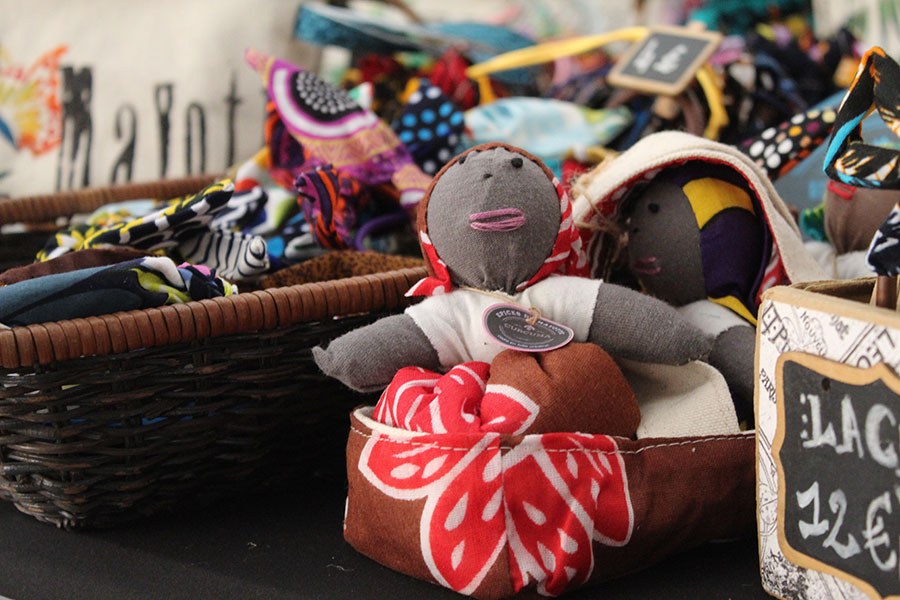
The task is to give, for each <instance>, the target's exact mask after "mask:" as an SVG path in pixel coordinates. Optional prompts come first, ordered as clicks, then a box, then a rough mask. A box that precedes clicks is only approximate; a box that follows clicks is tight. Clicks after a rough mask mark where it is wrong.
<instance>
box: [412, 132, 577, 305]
mask: <svg viewBox="0 0 900 600" xmlns="http://www.w3.org/2000/svg"><path fill="white" fill-rule="evenodd" d="M497 147H501V148H506V149H507V150H509V151H510V152H515V153H516V154H519V155H521V156H523V157H524V158H527V159H529V160H531V161H532V162H534V163H536V164H537V165H538V166H540V167H541V169H543V171H544V173H545V174H546V175H547V179H549V180H550V181H551V182H552V183H553V186H554V188H555V189H556V194H557V196H558V197H559V212H560V222H559V232H558V233H557V235H556V242H555V243H554V244H553V250H552V252H551V253H550V256H548V257H547V259H546V260H545V261H544V264H543V265H542V266H541V268H540V269H538V271H537V273H535V274H534V275H533V276H532V277H531V279H529V280H527V281H523V282H521V283H520V284H519V285H517V286H516V291H522V290H524V289H525V288H527V287H529V286H531V285H534V284H535V283H537V282H538V281H540V280H542V279H544V278H546V277H548V276H549V275H551V274H553V273H560V274H563V275H576V276H579V277H586V276H587V275H588V270H589V269H588V261H587V254H585V252H584V249H583V247H582V244H581V237H580V236H579V235H578V230H577V229H576V228H575V221H574V219H573V218H572V203H571V202H569V196H568V194H566V190H565V188H563V185H562V183H561V182H560V181H559V179H557V178H556V177H555V176H554V175H553V172H552V171H550V169H548V168H547V166H546V165H545V164H544V163H543V162H541V160H540V159H539V158H537V157H535V156H532V155H531V154H529V153H528V152H525V151H524V150H522V149H520V148H516V147H515V146H510V145H508V144H501V143H496V142H495V143H490V144H481V145H479V146H474V147H472V148H470V149H468V150H466V151H465V152H463V153H462V154H460V155H459V156H457V157H456V158H454V159H452V160H451V161H450V162H448V163H447V164H446V165H444V168H442V169H441V170H440V171H439V172H438V174H437V175H435V176H434V179H433V180H432V182H431V185H430V186H429V188H428V191H427V192H426V193H425V197H424V198H423V199H422V201H421V202H420V203H419V214H418V221H417V228H418V232H419V245H420V246H421V247H422V256H423V257H424V259H425V266H426V267H427V268H428V273H429V277H426V278H424V279H422V280H420V281H418V282H417V283H416V284H415V285H413V286H412V287H411V288H410V289H409V291H408V292H406V295H407V296H437V295H439V294H446V293H448V292H449V291H450V290H451V289H452V287H453V283H452V282H451V280H450V271H449V270H448V269H447V265H446V264H445V263H444V261H443V260H441V257H440V256H438V253H437V250H435V248H434V245H433V244H432V243H431V238H430V237H428V223H427V219H426V214H427V212H428V201H429V200H430V198H431V192H432V190H433V189H434V186H435V184H436V183H437V181H438V180H439V179H440V178H441V176H442V175H443V174H444V171H446V170H447V169H449V168H450V167H451V166H452V165H453V164H455V163H456V161H458V160H459V158H460V157H461V156H465V155H467V154H469V153H470V152H482V151H485V150H490V149H492V148H497Z"/></svg>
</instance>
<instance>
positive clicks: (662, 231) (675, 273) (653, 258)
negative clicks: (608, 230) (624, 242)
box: [628, 181, 706, 306]
mask: <svg viewBox="0 0 900 600" xmlns="http://www.w3.org/2000/svg"><path fill="white" fill-rule="evenodd" d="M628 214H629V221H628V259H629V265H630V267H631V271H632V273H634V275H635V276H636V277H637V278H638V280H639V281H640V282H641V285H642V286H643V287H644V289H646V290H647V292H648V293H650V294H651V295H653V296H656V297H657V298H660V299H661V300H665V301H666V302H668V303H670V304H672V305H674V306H683V305H685V304H689V303H691V302H694V301H695V300H701V299H704V298H706V287H705V283H704V277H703V263H702V260H701V256H700V229H699V228H698V227H697V219H696V217H695V216H694V211H693V209H692V208H691V204H690V201H689V200H688V198H687V196H685V194H684V191H683V189H682V188H681V186H678V185H676V184H674V183H669V182H656V181H655V182H653V183H651V184H649V185H648V186H647V187H646V188H644V189H643V190H642V191H641V192H640V193H639V195H638V196H637V198H635V199H634V200H633V203H632V204H631V205H630V209H629V211H628Z"/></svg>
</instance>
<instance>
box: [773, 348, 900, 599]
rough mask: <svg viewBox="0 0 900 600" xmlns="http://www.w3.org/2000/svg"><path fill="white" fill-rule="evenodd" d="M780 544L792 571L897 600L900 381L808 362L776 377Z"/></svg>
mask: <svg viewBox="0 0 900 600" xmlns="http://www.w3.org/2000/svg"><path fill="white" fill-rule="evenodd" d="M775 385H776V389H777V400H776V401H777V409H778V425H777V428H776V434H775V440H774V442H773V444H772V456H773V458H774V459H775V465H776V467H777V469H778V479H779V482H778V519H777V521H778V540H779V544H780V546H781V549H782V551H783V552H784V555H785V556H786V557H787V558H788V559H789V560H790V561H792V562H793V563H795V564H797V565H800V566H802V567H806V568H808V569H813V570H815V571H819V572H823V573H829V574H831V575H834V576H835V577H839V578H841V579H844V580H846V581H850V582H851V583H853V584H854V585H856V586H857V587H859V588H860V589H862V590H863V591H864V592H866V593H867V594H868V595H869V596H870V597H873V598H898V597H900V455H898V452H900V436H898V425H900V379H898V378H897V376H896V375H895V374H894V373H893V372H892V371H891V370H890V369H888V368H887V367H886V366H885V365H884V364H878V365H876V366H874V367H870V368H868V369H860V368H857V367H852V366H849V365H845V364H841V363H836V362H833V361H829V360H825V359H822V358H819V357H816V356H813V355H810V354H805V353H800V352H789V353H786V354H783V355H782V356H781V357H780V358H779V360H778V365H777V370H776V381H775Z"/></svg>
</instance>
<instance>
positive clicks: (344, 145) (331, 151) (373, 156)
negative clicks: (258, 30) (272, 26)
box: [246, 50, 431, 210]
mask: <svg viewBox="0 0 900 600" xmlns="http://www.w3.org/2000/svg"><path fill="white" fill-rule="evenodd" d="M246 59H247V62H248V63H249V64H250V65H251V66H252V67H254V68H255V69H256V70H257V71H258V72H259V74H260V76H261V77H262V80H263V83H264V85H265V86H266V89H267V91H268V93H269V98H270V99H271V100H272V103H273V104H274V107H275V109H276V110H277V111H278V116H279V117H280V119H281V125H276V124H275V123H267V129H269V130H271V131H272V132H273V133H277V132H278V131H281V129H280V128H281V127H283V131H286V132H288V133H289V134H290V135H291V136H292V137H293V138H294V140H295V141H296V142H298V143H299V146H300V152H299V153H298V152H297V148H294V149H293V152H292V156H293V160H294V161H295V162H299V163H301V164H302V163H308V162H309V160H308V159H310V158H313V159H315V161H316V163H315V164H313V165H308V168H309V167H310V166H321V165H325V164H331V165H333V166H334V167H335V168H336V169H338V170H340V171H341V172H344V173H347V174H348V175H351V176H353V177H355V178H357V179H359V180H360V181H361V182H362V183H364V184H366V185H379V184H382V183H386V182H391V183H393V184H394V185H395V186H396V187H397V189H398V190H400V194H401V195H400V201H401V203H402V204H403V205H404V206H405V207H407V208H408V209H410V210H411V209H412V208H413V207H415V205H416V204H417V203H418V201H419V200H420V199H421V198H422V196H423V195H424V194H425V188H426V187H428V184H429V183H430V181H431V178H430V177H429V176H428V175H426V174H425V173H423V172H422V170H421V169H419V168H418V167H417V166H416V165H415V163H414V162H413V160H412V157H411V156H410V155H409V151H408V150H407V149H406V147H405V146H404V145H403V144H402V143H401V142H400V140H399V139H398V138H397V135H396V134H395V133H394V132H393V130H391V128H390V127H389V126H388V124H387V123H385V122H384V121H382V120H381V119H380V118H379V117H378V115H376V114H375V113H374V112H372V111H371V110H366V109H363V108H362V107H361V106H360V105H358V104H357V103H356V102H354V101H353V99H352V98H350V96H349V95H347V93H346V92H344V91H343V90H340V89H338V88H336V87H334V86H332V85H330V84H328V83H326V82H325V81H323V80H322V79H320V78H319V77H318V76H317V75H316V74H315V73H312V72H310V71H305V70H303V69H301V68H300V67H297V66H295V65H292V64H290V63H288V62H285V61H283V60H279V59H276V58H271V57H269V56H266V55H264V54H261V53H259V52H256V51H253V50H248V51H247V52H246ZM274 140H276V141H277V140H281V141H280V142H278V147H279V148H280V149H281V150H289V149H290V144H289V142H288V141H287V140H284V135H283V133H282V134H280V135H276V136H274ZM273 162H276V161H275V157H274V156H273ZM278 162H281V161H278ZM294 174H295V175H299V172H294Z"/></svg>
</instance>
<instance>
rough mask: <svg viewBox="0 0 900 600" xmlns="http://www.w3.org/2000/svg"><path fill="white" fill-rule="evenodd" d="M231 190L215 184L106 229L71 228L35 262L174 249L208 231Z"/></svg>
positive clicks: (222, 183) (54, 239)
mask: <svg viewBox="0 0 900 600" xmlns="http://www.w3.org/2000/svg"><path fill="white" fill-rule="evenodd" d="M233 191H234V184H233V183H232V182H231V181H229V180H223V181H218V182H216V183H213V184H211V185H209V186H207V187H206V188H204V189H203V190H201V191H200V192H199V193H197V194H195V195H193V196H186V197H183V198H177V199H175V200H172V201H170V203H169V205H168V206H166V207H164V208H161V209H159V210H156V211H153V212H151V213H149V214H146V215H142V216H140V217H137V218H134V219H128V220H118V219H112V220H111V221H113V222H111V223H110V224H109V225H107V226H97V225H94V224H91V223H88V224H86V225H82V226H77V227H73V228H71V229H69V230H65V231H62V232H60V233H57V234H56V235H55V236H53V237H52V238H51V239H50V240H49V241H48V242H47V244H46V245H45V246H44V248H43V249H42V250H41V251H40V252H38V255H37V260H38V261H45V260H50V259H52V258H56V257H57V256H61V255H62V254H65V253H66V252H71V251H73V250H81V249H83V248H100V247H127V248H133V249H136V250H147V251H153V250H158V249H163V248H171V247H173V246H177V245H178V244H180V243H182V242H183V241H185V240H187V239H190V238H191V237H193V236H196V235H198V234H199V233H202V232H204V231H207V230H209V224H210V222H211V221H212V220H213V218H214V217H215V215H216V214H217V213H218V212H220V211H221V210H223V209H224V208H225V207H226V205H227V204H228V201H229V200H230V199H231V195H232V192H233Z"/></svg>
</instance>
